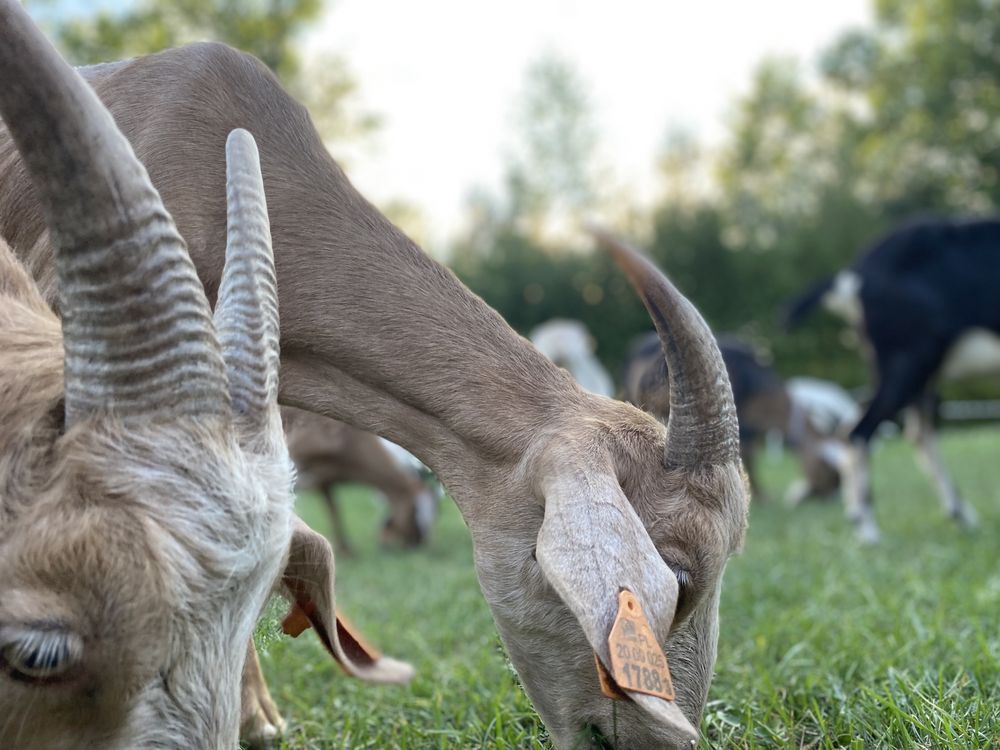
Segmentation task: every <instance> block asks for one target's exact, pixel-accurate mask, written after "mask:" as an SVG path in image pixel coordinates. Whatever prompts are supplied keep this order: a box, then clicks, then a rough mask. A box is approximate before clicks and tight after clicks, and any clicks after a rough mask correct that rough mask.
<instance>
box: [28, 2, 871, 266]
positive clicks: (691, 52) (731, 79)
mask: <svg viewBox="0 0 1000 750" xmlns="http://www.w3.org/2000/svg"><path fill="white" fill-rule="evenodd" d="M132 2H134V0H37V1H36V2H33V4H32V8H33V13H34V14H35V15H36V16H42V17H44V16H45V15H46V14H47V13H61V14H66V15H79V14H81V13H86V12H88V11H93V10H94V9H96V8H107V9H112V10H115V9H121V8H124V7H127V6H128V5H130V4H131V3H132ZM871 4H872V0H753V2H748V0H617V2H613V3H612V2H609V0H504V1H503V2H484V1H483V0H479V1H476V0H420V2H415V1H414V0H329V2H328V5H329V8H328V10H327V11H325V16H324V18H323V19H322V21H321V22H320V23H319V24H317V25H316V26H315V28H313V29H312V30H310V31H309V32H308V33H307V34H306V35H305V38H304V39H303V44H304V45H305V49H306V50H307V55H308V54H309V53H310V52H320V51H323V52H332V53H336V54H339V55H341V56H343V57H345V58H346V59H347V61H348V64H349V66H350V67H351V69H352V70H353V72H354V75H355V77H356V78H357V80H358V84H359V88H360V93H359V102H358V105H359V108H360V109H363V110H366V111H371V112H373V113H375V114H377V115H378V116H379V117H380V118H381V123H382V124H381V127H380V129H379V130H378V131H376V133H375V134H374V135H373V136H372V137H371V138H370V140H369V141H368V142H367V143H365V144H363V145H362V146H359V147H352V148H349V149H345V150H344V151H343V152H342V155H343V156H345V157H346V159H345V165H344V166H345V167H346V169H347V172H348V175H349V176H350V178H351V179H352V180H353V182H354V183H355V185H357V186H358V188H359V189H360V190H361V192H362V193H364V194H365V196H366V197H368V198H369V199H370V200H372V201H374V202H375V203H376V204H385V203H387V202H389V201H392V200H395V199H402V200H405V201H406V202H408V203H410V204H412V205H414V206H416V207H417V208H418V209H419V211H420V213H421V215H422V217H423V222H422V223H423V228H424V230H425V231H426V236H424V237H420V238H419V239H421V240H423V241H424V242H426V243H427V244H428V245H429V246H430V248H429V249H431V248H435V247H436V246H440V245H441V244H443V243H444V242H445V241H446V240H447V238H448V237H449V236H451V235H453V234H454V233H455V232H457V231H459V230H460V228H461V227H462V221H463V216H464V213H463V209H464V206H465V201H466V199H467V196H468V195H469V193H470V192H471V191H472V190H474V189H476V188H484V189H487V190H490V191H493V192H499V191H500V188H501V184H502V175H503V168H504V155H505V153H508V152H509V151H510V150H511V146H512V143H513V142H514V134H513V128H512V123H513V119H514V118H513V112H514V108H515V103H516V101H517V97H518V95H519V93H520V91H521V90H522V88H523V84H524V74H525V70H526V68H527V67H528V66H529V65H530V64H531V63H532V62H533V61H535V60H537V59H538V58H539V57H540V56H542V55H545V54H550V53H554V54H556V55H558V56H560V57H561V58H563V59H565V60H567V61H568V62H569V63H570V64H571V65H572V66H573V67H574V69H575V70H576V71H577V72H578V74H579V75H580V77H581V78H582V80H583V82H584V84H585V85H586V87H587V89H588V91H589V95H590V102H591V105H592V108H593V114H594V120H595V124H596V126H597V129H598V132H599V135H600V138H601V143H600V147H599V151H598V162H599V165H600V167H601V168H602V170H603V171H604V172H607V173H609V174H610V175H611V177H612V178H613V179H614V181H615V183H616V184H618V185H626V186H628V189H629V192H630V193H632V194H634V195H635V196H636V198H637V199H638V200H640V201H645V202H649V201H651V200H652V199H653V198H654V197H655V191H656V177H655V170H656V160H657V156H658V154H659V153H660V151H661V150H662V147H663V144H664V142H665V139H666V136H667V134H668V132H670V131H671V130H676V129H684V130H686V131H688V132H690V133H692V134H694V135H695V136H697V137H698V138H699V140H700V141H701V142H703V143H705V144H708V145H710V146H711V145H713V144H717V143H719V141H720V140H721V139H722V136H723V134H724V132H725V129H726V123H727V118H728V116H729V115H730V113H731V112H732V107H733V104H734V102H735V101H736V99H737V97H738V96H739V95H741V94H743V93H745V92H746V91H747V89H748V87H749V82H750V76H751V74H752V71H753V69H754V67H755V65H756V64H757V63H758V62H759V61H760V60H761V59H762V58H764V57H765V56H767V55H775V54H778V55H787V56H792V57H795V58H798V59H799V60H801V61H802V62H803V63H804V64H807V65H808V64H810V63H812V62H813V61H814V60H815V58H816V56H817V54H818V53H819V52H820V51H821V50H822V49H823V48H824V47H826V46H827V45H828V44H829V43H830V42H831V41H833V40H834V39H835V38H836V37H837V36H839V35H840V34H841V33H842V32H843V31H844V30H845V29H848V28H851V27H856V26H859V25H865V24H868V23H870V21H871V10H870V6H871ZM331 146H332V148H333V150H334V151H335V153H336V152H337V149H338V144H331Z"/></svg>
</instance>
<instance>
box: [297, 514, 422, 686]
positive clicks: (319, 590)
mask: <svg viewBox="0 0 1000 750" xmlns="http://www.w3.org/2000/svg"><path fill="white" fill-rule="evenodd" d="M333 581H334V563H333V549H332V548H331V547H330V542H328V541H327V539H326V537H324V536H323V535H321V534H318V533H316V532H315V531H313V530H312V529H310V528H309V527H308V526H307V525H306V524H305V522H304V521H302V520H301V519H300V518H298V517H296V519H295V529H294V531H293V532H292V542H291V546H290V548H289V554H288V563H287V564H286V565H285V572H284V575H283V576H282V584H283V586H284V588H285V591H286V592H287V594H288V596H289V598H290V599H291V601H292V609H291V611H290V612H289V614H288V616H287V617H286V618H285V621H284V624H283V628H284V631H285V633H287V634H288V635H291V636H293V637H295V636H298V635H299V634H300V633H301V632H302V631H303V630H305V629H307V628H309V627H310V626H311V627H312V628H313V629H314V630H315V631H316V635H318V636H319V639H320V641H322V643H323V646H324V647H325V648H326V650H327V651H328V652H329V653H330V655H331V656H332V657H333V658H334V659H336V660H337V661H338V662H339V663H340V666H341V667H343V669H344V671H345V672H347V673H348V674H350V675H353V676H354V677H359V678H360V679H362V680H367V681H369V682H390V683H403V682H408V681H409V680H410V678H411V677H413V667H411V666H410V665H409V664H407V663H406V662H401V661H397V660H395V659H392V658H390V657H387V656H382V655H381V654H380V653H379V652H378V651H376V650H375V649H374V648H372V647H371V646H369V645H368V644H367V643H365V641H364V639H363V638H362V637H361V636H360V635H359V634H358V633H357V631H355V630H354V629H353V628H352V627H351V626H350V625H348V624H347V622H346V621H345V620H344V618H343V617H341V616H340V615H338V614H337V609H336V602H335V599H334V587H333Z"/></svg>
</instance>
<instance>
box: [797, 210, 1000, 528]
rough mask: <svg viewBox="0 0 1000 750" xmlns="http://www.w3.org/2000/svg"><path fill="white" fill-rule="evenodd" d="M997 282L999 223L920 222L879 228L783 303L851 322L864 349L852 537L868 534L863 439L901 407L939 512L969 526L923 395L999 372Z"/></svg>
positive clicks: (854, 434)
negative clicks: (954, 380)
mask: <svg viewBox="0 0 1000 750" xmlns="http://www.w3.org/2000/svg"><path fill="white" fill-rule="evenodd" d="M998 285H1000V221H998V220H995V219H978V220H971V221H945V220H930V221H921V222H917V223H913V224H910V225H908V226H904V227H902V228H900V229H897V230H895V231H893V232H891V233H889V234H888V235H886V236H885V237H883V238H882V239H880V240H879V241H878V242H876V243H875V244H874V245H873V246H872V247H871V248H869V249H868V250H867V251H866V252H864V253H863V254H862V255H861V256H860V257H859V258H858V260H857V261H856V262H855V263H854V264H853V265H852V266H851V267H850V268H848V269H846V270H844V271H841V272H839V273H838V274H836V275H835V276H833V277H830V278H829V279H825V280H823V281H822V282H820V283H818V284H816V285H814V286H813V287H812V288H811V289H810V290H809V291H808V292H807V293H805V294H804V295H803V296H802V297H801V298H800V299H799V300H797V301H796V302H795V303H793V305H792V306H791V310H790V314H789V322H790V323H791V324H795V323H797V322H799V321H800V320H802V319H803V318H804V317H805V316H806V315H807V314H808V313H809V312H810V311H811V309H812V308H813V307H814V306H815V305H816V304H818V303H820V302H822V303H824V304H825V305H826V306H827V307H829V308H830V309H832V310H833V311H835V312H837V313H838V314H840V315H841V316H843V317H845V318H846V319H847V320H848V321H849V322H851V323H853V324H855V325H856V326H857V327H858V329H859V331H860V333H861V335H862V338H863V340H864V342H865V344H866V347H867V349H868V353H869V354H870V358H871V364H872V368H873V372H874V376H875V381H876V388H875V394H874V396H873V398H872V400H871V402H870V403H869V404H868V406H867V408H866V409H865V411H864V413H863V414H862V416H861V418H860V419H859V420H858V422H857V424H856V425H855V426H854V428H853V429H852V430H851V433H850V439H851V441H852V443H853V445H854V447H855V455H854V457H853V459H852V461H851V481H850V483H849V484H850V486H849V491H848V493H847V497H846V499H847V511H848V515H849V517H850V519H851V520H852V521H853V522H854V523H855V525H856V527H857V529H858V532H859V535H860V536H861V538H862V539H864V540H874V539H876V538H877V537H878V529H877V526H876V525H875V521H874V517H873V515H872V509H871V491H870V487H869V482H868V468H867V465H868V451H869V443H870V441H871V439H872V436H873V435H874V434H875V430H876V429H877V428H878V426H879V425H880V424H881V423H882V422H883V421H885V420H887V419H891V418H892V417H894V416H895V415H896V414H897V413H898V412H899V411H900V410H901V409H904V408H907V407H909V409H910V414H911V416H912V417H913V418H914V420H915V423H916V425H917V428H916V430H915V434H916V437H917V445H918V447H919V448H920V450H921V452H922V453H923V455H924V458H925V459H926V462H927V465H928V467H929V468H930V470H931V473H932V475H933V477H934V479H935V480H936V482H937V484H938V487H939V491H940V494H941V499H942V503H943V505H944V507H945V510H946V512H947V513H948V514H949V515H951V516H952V517H953V518H955V519H956V520H958V521H960V522H963V523H966V524H971V523H973V522H974V514H973V512H972V509H971V508H970V507H969V506H968V505H966V504H965V502H964V501H963V500H962V499H961V497H960V496H959V495H958V493H957V491H956V490H955V486H954V484H953V483H952V481H951V478H950V477H949V476H948V474H947V472H946V471H945V468H944V465H943V463H942V462H941V459H940V456H939V454H938V451H937V443H936V439H935V436H934V430H933V411H932V392H933V388H934V383H935V380H936V379H937V378H939V377H945V378H948V377H959V376H963V375H969V374H987V373H993V374H995V373H998V372H1000V305H998V304H997V288H998Z"/></svg>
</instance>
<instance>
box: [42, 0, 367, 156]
mask: <svg viewBox="0 0 1000 750" xmlns="http://www.w3.org/2000/svg"><path fill="white" fill-rule="evenodd" d="M324 6H325V3H324V1H323V0H137V1H136V2H135V3H133V4H131V5H129V6H127V7H126V8H125V9H124V10H101V11H99V12H97V13H95V14H92V15H89V16H85V17H78V18H67V19H64V20H61V21H57V22H56V23H55V34H56V37H57V39H58V40H59V44H60V46H61V47H62V49H63V51H64V52H65V53H66V55H67V56H68V57H69V59H70V60H72V61H73V62H74V63H77V64H81V65H86V64H91V63H96V62H105V61H108V60H118V59H121V58H124V57H133V56H136V55H142V54H147V53H150V52H156V51H158V50H161V49H166V48H168V47H176V46H178V45H181V44H186V43H189V42H193V41H197V40H203V39H211V40H215V41H221V42H225V43H227V44H230V45H232V46H234V47H237V48H238V49H242V50H245V51H247V52H250V53H252V54H254V55H256V56H257V57H259V58H260V59H261V60H262V61H263V62H264V63H265V64H266V65H267V66H268V67H269V68H271V69H272V70H273V71H274V72H275V73H276V74H277V75H278V76H279V77H280V78H281V79H282V82H283V83H284V84H285V85H286V86H287V87H288V88H289V90H290V91H291V92H292V93H293V94H294V95H295V96H296V97H298V98H299V99H302V100H303V101H304V102H305V103H306V105H307V106H309V108H310V111H311V112H312V114H313V118H314V121H315V122H316V125H317V128H318V129H319V131H320V133H321V134H323V136H324V137H325V138H329V139H346V138H357V137H360V136H363V135H365V134H367V133H369V132H371V131H372V129H373V128H375V127H376V126H377V122H378V121H377V119H376V118H375V117H374V116H372V115H371V114H370V113H364V112H358V111H357V108H356V107H354V106H352V98H353V97H354V95H355V93H356V91H357V83H356V81H355V79H354V77H353V75H352V74H351V72H350V69H349V67H348V66H347V63H346V61H345V60H343V59H342V58H340V57H338V56H336V55H329V54H326V55H320V56H319V57H318V58H317V59H314V60H310V61H308V62H307V61H306V60H305V59H304V58H303V56H302V55H301V53H300V52H299V49H300V48H301V45H300V42H301V35H302V32H303V31H304V30H305V29H306V28H307V27H308V26H309V24H311V23H314V22H315V21H317V20H318V19H319V17H320V15H321V14H322V11H323V9H324Z"/></svg>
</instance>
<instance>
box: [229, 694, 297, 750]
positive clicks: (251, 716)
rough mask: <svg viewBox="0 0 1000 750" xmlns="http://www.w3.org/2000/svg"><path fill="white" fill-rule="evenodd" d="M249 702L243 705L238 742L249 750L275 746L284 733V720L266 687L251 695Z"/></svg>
mask: <svg viewBox="0 0 1000 750" xmlns="http://www.w3.org/2000/svg"><path fill="white" fill-rule="evenodd" d="M250 700H251V704H250V705H247V706H245V707H244V711H243V720H242V721H241V722H240V742H241V743H242V744H243V745H244V746H246V747H248V748H250V749H251V750H264V748H270V747H275V746H277V744H278V742H279V740H280V739H281V736H282V735H283V734H284V733H285V727H286V724H285V720H284V719H283V718H281V714H279V713H278V708H277V707H276V706H275V705H274V701H273V700H271V696H270V694H269V693H268V692H267V687H266V686H264V690H263V692H262V693H258V694H256V695H253V696H252V697H251V698H250Z"/></svg>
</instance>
